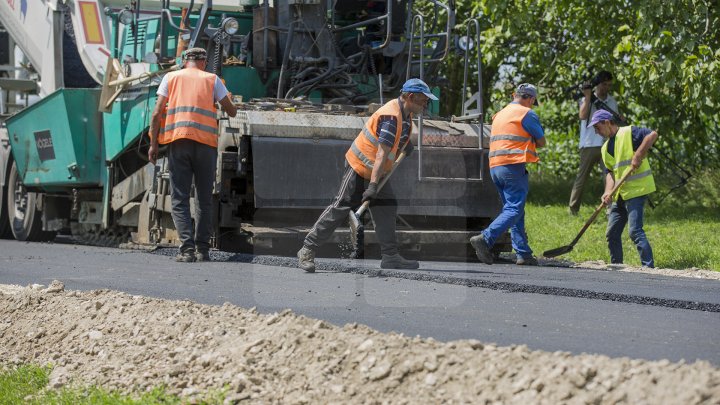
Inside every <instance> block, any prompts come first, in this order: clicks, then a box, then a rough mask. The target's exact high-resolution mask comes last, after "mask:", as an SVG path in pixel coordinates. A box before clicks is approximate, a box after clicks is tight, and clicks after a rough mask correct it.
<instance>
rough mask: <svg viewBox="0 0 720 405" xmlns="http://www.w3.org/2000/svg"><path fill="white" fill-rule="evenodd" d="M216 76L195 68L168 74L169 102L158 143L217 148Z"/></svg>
mask: <svg viewBox="0 0 720 405" xmlns="http://www.w3.org/2000/svg"><path fill="white" fill-rule="evenodd" d="M216 77H217V76H215V75H214V74H213V73H208V72H205V71H202V70H200V69H196V68H185V69H182V70H180V71H177V72H172V73H168V102H167V109H166V111H165V117H164V124H163V127H162V130H161V132H160V136H159V137H158V142H159V143H161V144H167V143H170V142H173V141H176V140H178V139H192V140H193V141H195V142H200V143H204V144H205V145H209V146H212V147H214V148H215V147H217V144H218V136H217V128H218V124H217V110H216V109H215V99H214V97H213V88H214V86H215V78H216Z"/></svg>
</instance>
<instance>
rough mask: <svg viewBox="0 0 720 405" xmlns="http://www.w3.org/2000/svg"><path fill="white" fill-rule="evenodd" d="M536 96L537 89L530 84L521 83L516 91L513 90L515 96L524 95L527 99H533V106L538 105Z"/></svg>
mask: <svg viewBox="0 0 720 405" xmlns="http://www.w3.org/2000/svg"><path fill="white" fill-rule="evenodd" d="M537 94H538V91H537V87H535V86H534V85H532V84H530V83H523V84H521V85H519V86H518V87H517V90H515V95H517V96H522V95H525V96H529V97H535V102H534V103H533V104H534V105H538V100H537V99H538V96H537Z"/></svg>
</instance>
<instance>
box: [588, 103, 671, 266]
mask: <svg viewBox="0 0 720 405" xmlns="http://www.w3.org/2000/svg"><path fill="white" fill-rule="evenodd" d="M588 126H592V127H593V128H595V132H596V133H598V134H600V135H601V136H602V137H603V138H605V139H606V141H605V143H604V144H603V146H602V160H603V163H604V164H605V167H606V168H607V173H606V175H605V192H604V193H603V196H602V201H603V202H604V203H605V204H610V203H611V202H612V206H611V207H610V215H608V226H607V232H606V233H605V237H606V238H607V242H608V248H609V249H610V262H611V263H622V262H623V249H622V239H621V237H622V231H623V229H624V228H625V224H627V223H628V222H629V223H630V229H629V231H630V239H632V241H633V243H635V247H636V248H637V251H638V253H639V254H640V262H641V263H642V265H643V266H645V267H655V261H654V260H653V252H652V248H651V247H650V242H649V241H648V238H647V235H645V231H644V230H643V212H644V209H645V200H647V195H648V194H650V193H652V192H653V191H655V180H654V179H653V175H652V171H651V170H650V164H649V163H648V161H647V159H645V156H647V153H648V151H649V150H650V148H651V147H652V145H653V144H654V143H655V141H656V140H657V138H658V134H657V132H655V131H653V130H651V129H648V128H642V127H635V126H626V127H622V128H619V127H618V126H617V124H615V122H614V121H613V116H612V114H611V113H610V112H608V111H605V110H598V111H595V113H594V114H593V116H592V120H591V121H590V123H589V124H588ZM629 170H634V171H635V172H634V173H632V174H631V175H630V176H628V178H627V179H625V184H623V185H622V186H621V187H620V190H619V192H618V193H617V194H616V196H615V201H614V202H613V201H612V200H613V195H612V193H611V190H612V189H613V186H614V185H615V179H619V178H621V177H622V176H623V175H624V174H625V173H626V172H627V171H629Z"/></svg>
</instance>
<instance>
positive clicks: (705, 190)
mask: <svg viewBox="0 0 720 405" xmlns="http://www.w3.org/2000/svg"><path fill="white" fill-rule="evenodd" d="M708 176H712V177H708ZM713 177H714V178H717V176H715V175H707V176H698V178H697V180H695V181H696V183H693V184H690V185H689V186H688V187H686V188H685V189H681V190H678V191H677V192H676V193H674V194H673V195H672V196H671V198H668V199H667V200H666V201H664V202H663V203H662V204H661V205H660V206H659V207H657V208H655V209H652V208H650V207H648V206H646V208H645V232H646V233H647V235H648V239H649V240H650V244H651V245H652V248H653V253H654V256H655V265H656V266H657V267H663V268H673V269H684V268H689V267H698V268H703V269H711V270H715V271H720V236H718V235H720V207H718V204H719V203H720V202H719V201H717V200H715V199H713V198H708V197H709V196H712V195H715V194H716V193H717V192H718V190H717V189H718V187H720V186H719V185H718V184H717V183H716V182H715V181H713V180H712V179H713ZM571 187H572V182H571V180H562V179H543V178H542V177H540V176H535V179H533V182H532V184H531V186H530V196H529V198H528V205H527V209H526V224H527V232H528V237H529V238H530V245H531V246H532V248H533V249H534V250H535V252H536V254H538V255H539V254H541V253H542V252H543V251H545V250H548V249H552V248H556V247H560V246H565V245H567V244H569V243H570V242H571V241H572V240H573V238H574V237H575V235H577V233H578V232H579V231H580V229H581V228H582V226H583V224H584V223H585V221H586V220H587V219H588V218H590V216H591V215H592V212H593V211H594V209H595V208H596V207H597V205H598V204H599V203H600V198H599V195H600V194H601V193H602V189H601V188H600V187H599V185H598V184H594V185H592V186H591V188H590V190H586V192H585V196H584V197H585V198H584V202H583V206H582V208H581V210H580V215H578V216H577V217H573V216H570V215H569V214H568V211H567V199H568V198H569V195H570V188H571ZM606 226H607V219H606V217H605V214H604V212H603V213H601V214H600V216H599V217H598V219H597V220H596V221H595V223H594V224H593V225H591V226H590V228H589V229H588V230H587V231H586V233H585V234H584V235H583V237H582V238H581V239H580V241H579V242H578V243H577V245H575V249H574V250H573V251H572V252H570V253H568V254H567V255H565V256H563V257H564V258H567V259H569V260H572V261H576V262H577V261H586V260H604V261H606V262H609V261H610V253H609V252H608V248H607V242H606V241H605V227H606ZM623 251H624V255H623V256H624V259H625V263H626V264H630V265H638V266H639V265H640V259H639V257H638V253H637V251H636V250H635V245H634V244H633V243H632V241H631V240H630V237H629V236H628V234H627V227H626V228H625V233H624V237H623Z"/></svg>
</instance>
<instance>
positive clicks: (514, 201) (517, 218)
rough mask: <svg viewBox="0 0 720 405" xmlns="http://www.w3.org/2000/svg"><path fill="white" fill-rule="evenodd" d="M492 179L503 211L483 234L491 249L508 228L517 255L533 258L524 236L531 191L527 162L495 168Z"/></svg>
mask: <svg viewBox="0 0 720 405" xmlns="http://www.w3.org/2000/svg"><path fill="white" fill-rule="evenodd" d="M490 176H491V177H492V180H493V183H495V187H497V189H498V192H499V193H500V198H501V199H502V203H503V209H502V212H501V213H500V215H498V217H497V218H495V220H494V221H493V222H492V223H491V224H490V226H488V227H487V228H485V230H484V231H483V232H482V234H483V237H484V238H485V242H486V243H487V245H488V247H492V246H493V245H494V244H495V241H496V240H497V239H498V238H499V237H500V235H502V234H503V233H504V232H505V231H507V230H508V229H509V230H510V239H511V240H512V247H513V249H515V253H516V254H517V256H518V257H522V258H529V257H532V249H530V245H528V239H527V233H525V200H526V199H527V195H528V190H529V189H530V186H529V184H528V173H527V171H526V170H525V163H518V164H514V165H504V166H495V167H493V168H491V169H490Z"/></svg>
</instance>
